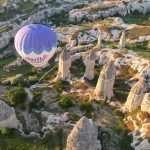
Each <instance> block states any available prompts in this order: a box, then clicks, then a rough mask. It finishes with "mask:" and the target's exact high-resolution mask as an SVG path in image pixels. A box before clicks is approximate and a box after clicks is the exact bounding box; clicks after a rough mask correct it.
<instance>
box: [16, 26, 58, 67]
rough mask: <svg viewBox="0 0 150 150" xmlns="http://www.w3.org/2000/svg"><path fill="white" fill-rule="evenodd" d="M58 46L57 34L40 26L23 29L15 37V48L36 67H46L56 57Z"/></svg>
mask: <svg viewBox="0 0 150 150" xmlns="http://www.w3.org/2000/svg"><path fill="white" fill-rule="evenodd" d="M56 46H57V38H56V35H55V33H54V32H53V31H52V30H51V29H50V28H48V27H46V26H44V25H40V24H31V25H27V26H25V27H23V28H21V29H20V30H19V31H18V32H17V34H16V36H15V48H16V50H17V52H18V53H19V55H20V56H21V57H22V58H23V59H25V60H26V61H27V62H29V63H30V64H32V65H33V66H35V67H42V66H44V65H45V64H46V63H47V62H48V60H49V59H50V58H51V57H52V56H53V55H54V53H55V51H56Z"/></svg>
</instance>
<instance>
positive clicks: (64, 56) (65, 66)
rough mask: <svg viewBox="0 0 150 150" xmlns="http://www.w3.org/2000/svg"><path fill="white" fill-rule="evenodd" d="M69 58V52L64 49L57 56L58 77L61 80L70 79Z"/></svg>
mask: <svg viewBox="0 0 150 150" xmlns="http://www.w3.org/2000/svg"><path fill="white" fill-rule="evenodd" d="M70 57H71V56H70V52H69V51H67V50H66V49H64V50H63V51H62V52H61V53H60V55H59V66H58V76H59V77H60V78H61V79H63V80H67V79H70V67H71V59H70Z"/></svg>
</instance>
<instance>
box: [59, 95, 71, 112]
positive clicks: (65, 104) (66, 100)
mask: <svg viewBox="0 0 150 150" xmlns="http://www.w3.org/2000/svg"><path fill="white" fill-rule="evenodd" d="M59 106H60V107H61V108H63V109H67V108H69V107H71V106H72V101H71V98H70V97H69V96H67V95H64V96H62V97H61V98H60V101H59Z"/></svg>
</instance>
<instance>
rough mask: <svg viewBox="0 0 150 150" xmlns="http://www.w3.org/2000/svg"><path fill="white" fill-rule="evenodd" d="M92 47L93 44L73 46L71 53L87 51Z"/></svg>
mask: <svg viewBox="0 0 150 150" xmlns="http://www.w3.org/2000/svg"><path fill="white" fill-rule="evenodd" d="M92 47H93V44H88V45H81V46H76V47H73V48H71V49H70V53H71V54H75V53H78V52H83V51H86V50H88V49H90V48H92Z"/></svg>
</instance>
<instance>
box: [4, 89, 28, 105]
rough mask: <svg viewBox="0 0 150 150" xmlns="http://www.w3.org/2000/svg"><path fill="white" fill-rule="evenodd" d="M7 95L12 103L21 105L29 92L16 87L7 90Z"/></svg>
mask: <svg viewBox="0 0 150 150" xmlns="http://www.w3.org/2000/svg"><path fill="white" fill-rule="evenodd" d="M6 96H7V97H8V99H9V101H10V103H11V104H12V105H19V104H22V103H23V102H24V101H25V100H26V97H27V94H26V92H25V90H24V88H22V87H16V88H13V89H11V90H10V91H8V92H6Z"/></svg>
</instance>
